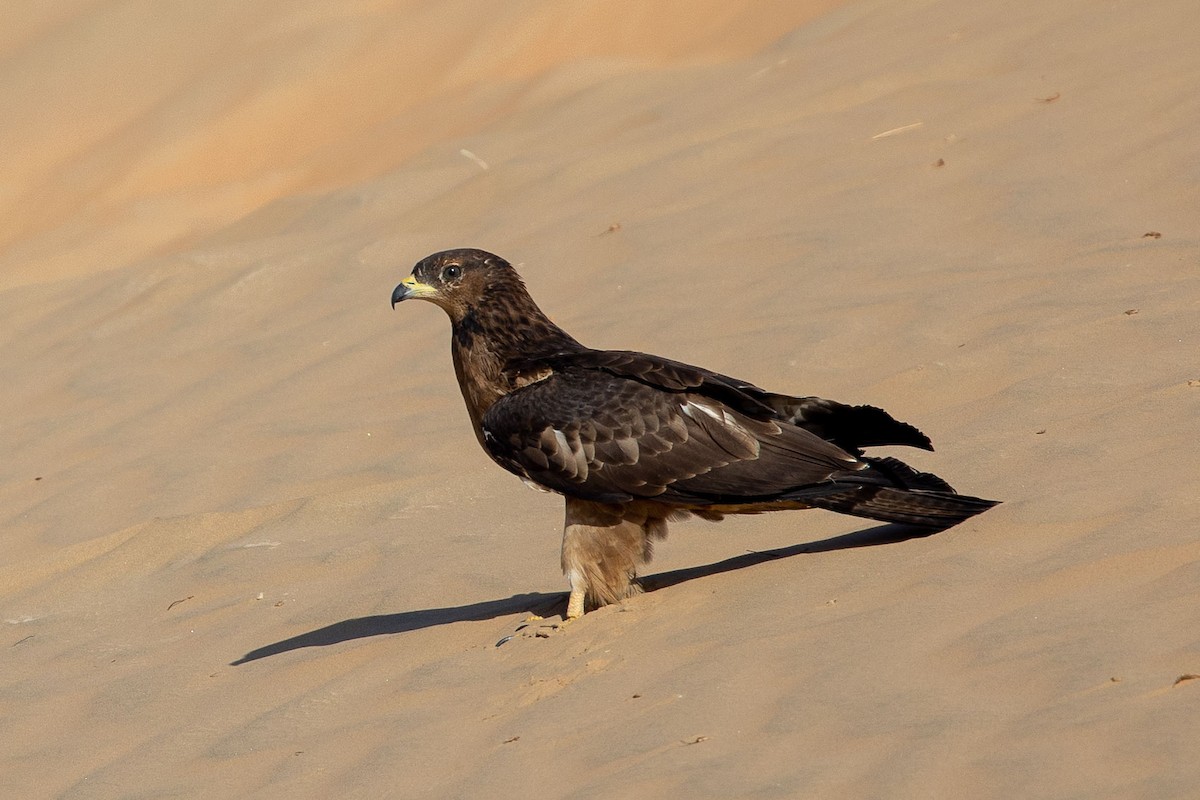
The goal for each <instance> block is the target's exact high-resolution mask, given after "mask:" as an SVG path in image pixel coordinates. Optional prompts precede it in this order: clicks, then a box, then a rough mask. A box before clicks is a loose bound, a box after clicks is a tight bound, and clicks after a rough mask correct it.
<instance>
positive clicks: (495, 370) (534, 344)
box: [451, 287, 587, 432]
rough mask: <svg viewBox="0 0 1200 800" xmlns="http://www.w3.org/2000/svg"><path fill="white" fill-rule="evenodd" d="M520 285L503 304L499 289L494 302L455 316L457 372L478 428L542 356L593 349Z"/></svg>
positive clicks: (525, 381) (524, 381)
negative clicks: (496, 404)
mask: <svg viewBox="0 0 1200 800" xmlns="http://www.w3.org/2000/svg"><path fill="white" fill-rule="evenodd" d="M515 288H516V291H514V292H513V293H511V295H510V296H506V297H504V298H503V300H502V301H501V302H496V300H497V299H498V298H496V297H495V293H494V292H493V294H492V296H491V297H489V300H490V301H491V302H488V303H486V304H481V305H480V306H477V307H468V308H466V309H464V310H463V311H462V312H461V313H459V314H455V315H453V316H452V317H451V330H452V341H451V351H452V355H453V359H454V371H455V373H456V374H457V376H458V382H459V385H460V386H461V387H462V391H463V399H464V400H466V403H467V409H468V411H470V413H471V421H472V423H474V425H475V429H476V432H478V431H479V429H480V422H481V420H482V418H483V415H484V414H485V413H486V412H487V410H488V409H489V408H491V406H492V404H493V403H495V402H496V401H497V400H499V399H500V398H501V397H503V396H505V395H506V394H508V393H509V392H512V391H515V390H516V389H519V388H520V387H521V386H524V385H526V384H528V383H529V382H530V380H531V376H530V374H529V372H530V369H531V368H530V365H536V362H537V360H538V359H539V358H546V357H549V356H552V355H555V354H559V353H569V352H576V351H580V350H585V349H587V348H585V347H584V346H583V345H581V344H580V343H579V342H577V341H576V340H575V339H574V337H572V336H571V335H570V334H569V333H567V332H566V331H564V330H563V329H562V328H560V327H558V326H557V325H555V324H554V323H553V322H552V321H551V320H550V318H549V317H547V316H546V315H545V314H543V313H542V310H541V309H540V308H538V307H537V305H536V304H535V303H534V302H533V300H532V299H531V298H530V297H529V295H528V294H526V293H525V292H524V290H523V289H521V288H520V287H515ZM533 371H534V372H536V366H534V367H533Z"/></svg>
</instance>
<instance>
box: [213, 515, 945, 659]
mask: <svg viewBox="0 0 1200 800" xmlns="http://www.w3.org/2000/svg"><path fill="white" fill-rule="evenodd" d="M934 533H937V531H929V530H925V529H920V528H912V527H909V526H905V525H879V526H877V527H874V528H868V529H866V530H862V531H855V532H853V533H845V534H842V535H840V536H833V537H830V538H828V539H821V540H820V541H816V542H805V543H803V544H794V545H790V546H788V547H780V548H777V549H775V550H763V551H751V552H747V553H743V554H742V555H737V556H733V557H732V558H726V559H724V560H722V561H717V562H714V563H712V564H704V565H702V566H698V567H684V568H682V569H673V570H668V571H667V572H659V573H656V574H654V575H646V576H644V577H643V578H641V581H640V582H641V585H642V588H643V589H645V590H646V591H648V592H653V591H657V590H659V589H665V588H667V587H669V586H676V585H678V584H681V583H685V582H687V581H692V580H696V579H697V578H707V577H709V576H710V575H719V574H721V573H722V572H732V571H733V570H738V569H746V568H747V567H753V566H755V565H757V564H762V563H764V562H767V561H775V560H778V559H781V558H791V557H792V556H798V555H804V554H811V553H828V552H831V551H833V550H849V549H852V548H855V547H876V546H878V545H885V544H896V543H898V542H905V541H908V540H909V539H920V538H923V537H926V536H930V535H932V534H934ZM566 600H567V594H566V592H528V593H526V594H515V595H513V596H512V597H505V598H502V599H499V600H485V601H483V602H480V603H469V604H467V605H463V606H447V607H444V608H423V609H420V610H417V611H401V612H399V613H396V614H377V615H374V616H370V617H356V618H354V619H347V620H342V621H341V622H335V623H334V624H332V625H326V626H325V627H324V628H317V629H316V630H313V631H309V632H308V633H302V634H300V635H299V636H293V637H291V638H290V639H283V640H282V641H278V642H274V643H272V644H268V645H264V646H263V647H260V648H258V649H256V650H251V651H250V652H249V653H246V654H245V655H244V656H242V657H241V658H239V659H238V660H237V661H234V662H232V666H238V665H240V664H247V663H249V662H251V661H257V660H258V659H260V658H267V657H268V656H277V655H279V654H281V653H286V652H289V651H291V650H299V649H301V648H303V647H324V646H326V645H331V644H338V643H339V642H345V641H349V640H351V639H364V638H366V637H368V636H385V635H388V634H393V633H406V632H408V631H415V630H420V629H421V628H432V627H434V626H436V625H448V624H450V623H452V622H478V621H480V620H485V619H495V618H497V617H505V616H509V615H512V614H528V613H535V614H538V615H539V616H549V615H551V614H553V613H557V612H558V610H559V609H558V607H559V606H564V605H565V604H566Z"/></svg>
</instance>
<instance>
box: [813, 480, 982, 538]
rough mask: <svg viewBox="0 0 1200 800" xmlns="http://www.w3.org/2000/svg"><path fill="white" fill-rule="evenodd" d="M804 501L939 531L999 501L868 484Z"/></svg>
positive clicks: (833, 509)
mask: <svg viewBox="0 0 1200 800" xmlns="http://www.w3.org/2000/svg"><path fill="white" fill-rule="evenodd" d="M804 502H806V503H808V504H809V505H811V506H813V507H815V508H825V509H828V510H830V511H837V512H839V513H841V514H852V515H853V516H856V517H866V518H867V519H877V520H879V521H881V522H898V523H900V524H902V525H916V526H918V527H921V528H929V529H931V530H935V531H940V530H944V529H946V528H950V527H953V526H955V525H957V524H958V523H960V522H962V521H963V520H967V519H970V518H971V517H973V516H975V515H976V514H982V513H983V512H984V511H987V510H988V509H989V508H991V507H992V506H994V505H996V504H997V503H998V502H999V501H998V500H984V499H983V498H981V497H969V496H967V495H965V494H954V493H953V492H933V491H928V490H924V489H895V488H892V487H890V486H870V485H868V486H856V487H854V488H852V489H846V490H844V491H841V492H835V493H832V494H827V495H824V496H821V497H806V498H805V500H804Z"/></svg>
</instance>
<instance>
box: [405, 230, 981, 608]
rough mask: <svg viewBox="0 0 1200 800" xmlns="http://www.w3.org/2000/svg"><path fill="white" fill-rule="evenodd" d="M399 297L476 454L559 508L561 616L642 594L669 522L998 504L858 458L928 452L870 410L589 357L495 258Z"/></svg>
mask: <svg viewBox="0 0 1200 800" xmlns="http://www.w3.org/2000/svg"><path fill="white" fill-rule="evenodd" d="M408 299H421V300H428V301H430V302H432V303H434V304H435V305H438V306H440V307H441V308H442V309H443V310H444V311H445V312H446V313H447V314H448V315H449V317H450V323H451V329H452V336H451V347H450V350H451V356H452V358H453V361H454V371H455V373H456V375H457V376H458V383H459V386H460V388H461V389H462V394H463V399H464V400H465V401H466V404H467V413H468V414H469V415H470V417H471V425H472V427H473V428H474V429H475V436H476V438H477V439H478V440H479V443H480V444H481V445H482V446H483V449H484V450H485V451H486V452H487V454H488V455H489V456H491V458H492V460H494V461H495V462H496V463H497V464H499V465H500V466H502V467H504V468H505V469H506V470H508V471H509V472H511V473H513V474H514V475H516V476H518V477H519V478H521V479H522V480H524V481H525V482H526V483H528V484H531V485H533V486H534V487H535V488H540V489H543V490H548V491H551V492H556V493H558V494H561V495H563V496H564V497H565V498H566V522H565V525H564V529H563V542H562V568H563V572H564V573H565V574H566V577H567V580H568V582H569V583H570V587H571V594H570V599H569V600H568V603H567V613H566V617H567V619H574V618H576V617H579V616H581V615H582V614H583V613H584V610H585V608H594V607H597V606H602V605H606V604H609V603H614V602H617V601H619V600H622V599H624V598H625V597H628V596H629V595H630V594H632V593H634V592H636V591H638V585H637V582H636V578H637V568H638V567H639V566H640V565H641V564H644V563H646V562H647V561H649V559H650V556H651V551H652V548H653V543H654V541H655V540H656V539H662V538H663V537H665V536H666V534H667V522H668V521H669V520H678V519H683V518H686V517H688V516H690V515H694V516H698V517H702V518H704V519H711V520H719V519H721V517H722V516H723V515H725V514H755V513H759V512H764V511H780V510H787V509H800V508H824V509H830V510H833V511H838V512H841V513H843V514H852V515H855V516H859V517H866V518H868V519H874V520H882V521H887V522H896V523H902V524H906V525H914V526H919V527H922V528H926V529H929V530H942V529H945V528H948V527H950V526H952V525H956V524H958V523H959V522H962V521H963V520H965V519H967V518H969V517H972V516H974V515H976V514H979V513H980V512H983V511H986V510H987V509H988V508H991V507H992V506H993V505H995V504H996V501H992V500H983V499H981V498H977V497H967V496H965V495H960V494H957V493H955V491H954V490H953V489H952V488H951V487H950V485H949V484H947V483H946V482H945V481H944V480H942V479H941V478H939V477H937V476H936V475H932V474H930V473H926V472H918V471H916V470H914V469H913V468H911V467H909V466H908V465H906V464H904V463H903V462H901V461H899V460H897V459H895V458H879V457H871V456H867V455H864V454H863V448H865V447H871V446H876V445H909V446H912V447H919V448H922V449H925V450H932V449H933V448H932V446H931V445H930V443H929V439H928V437H926V436H925V434H923V433H921V432H920V431H919V430H917V429H916V428H914V427H913V426H911V425H908V424H906V423H904V422H899V421H897V420H895V419H893V418H892V417H891V415H889V414H888V413H887V412H885V411H883V410H881V409H878V408H874V407H872V406H865V405H860V406H851V405H845V404H842V403H837V402H833V401H830V400H823V399H821V398H819V397H791V396H788V395H782V394H774V393H772V392H768V391H765V390H763V389H760V388H758V387H757V386H754V385H753V384H750V383H747V382H746V381H742V380H738V379H737V378H731V377H729V376H727V375H720V374H718V373H715V372H710V371H709V370H706V369H701V368H699V367H694V366H690V365H688V364H683V363H680V362H678V361H671V360H669V359H666V358H660V357H658V356H652V355H646V354H645V353H635V352H627V351H620V350H593V349H591V348H589V347H585V346H584V345H582V344H580V343H579V342H577V341H576V340H575V339H574V338H572V337H571V336H570V335H569V334H568V333H566V332H565V331H564V330H563V329H562V328H560V327H558V326H557V325H555V324H554V323H553V322H551V321H550V319H549V317H547V316H546V315H545V314H544V313H542V311H541V309H539V308H538V307H537V304H535V303H534V301H533V299H532V298H531V297H530V296H529V293H528V292H527V291H526V289H525V285H524V283H523V282H522V281H521V278H520V277H519V276H518V275H517V272H516V270H514V269H513V268H512V266H511V265H510V264H509V263H508V262H507V261H505V260H504V259H502V258H500V257H499V256H496V255H492V254H491V253H487V252H484V251H482V250H474V249H461V250H447V251H444V252H441V253H435V254H433V255H431V256H428V257H427V258H424V259H422V260H421V261H420V262H418V263H417V265H416V266H415V267H414V268H413V271H412V274H411V275H409V276H408V277H407V278H405V279H404V280H403V281H402V282H401V283H400V285H399V286H397V287H396V289H395V291H394V292H393V293H392V307H393V308H394V307H395V305H396V303H399V302H401V301H403V300H408Z"/></svg>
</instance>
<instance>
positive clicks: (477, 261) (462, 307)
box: [392, 249, 523, 321]
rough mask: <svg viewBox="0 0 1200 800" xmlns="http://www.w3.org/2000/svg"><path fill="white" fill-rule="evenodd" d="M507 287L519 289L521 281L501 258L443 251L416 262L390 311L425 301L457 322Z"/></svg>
mask: <svg viewBox="0 0 1200 800" xmlns="http://www.w3.org/2000/svg"><path fill="white" fill-rule="evenodd" d="M509 287H521V279H520V278H519V277H518V276H517V272H516V270H514V269H513V268H512V265H510V264H509V263H508V262H507V261H505V260H504V259H503V258H501V257H500V256H496V255H492V254H491V253H488V252H485V251H483V250H473V249H462V250H444V251H442V252H440V253H434V254H433V255H431V256H426V257H425V258H423V259H421V260H420V261H418V262H417V265H416V266H415V267H413V270H412V274H411V275H409V276H408V277H407V278H405V279H404V280H403V281H401V282H400V285H399V286H397V287H396V289H395V291H393V292H392V307H393V308H395V307H396V303H399V302H401V301H402V300H412V299H417V300H428V301H429V302H431V303H434V304H435V305H438V306H441V307H442V308H443V309H444V310H445V311H446V313H447V314H449V315H450V318H451V319H452V320H455V321H458V320H461V319H462V318H463V317H465V316H466V315H467V313H468V312H469V311H471V309H473V308H475V307H476V306H478V305H479V304H480V303H482V302H483V301H485V300H486V299H487V298H488V297H489V296H490V295H492V294H494V293H496V292H497V291H500V290H502V289H504V288H509ZM522 290H523V287H522Z"/></svg>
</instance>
